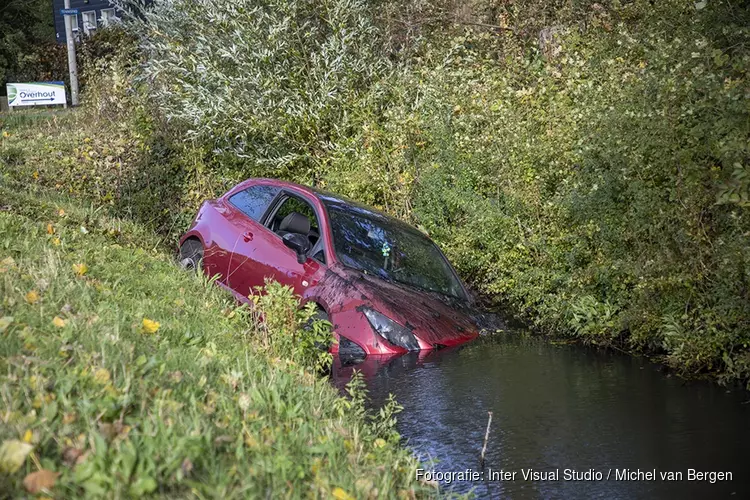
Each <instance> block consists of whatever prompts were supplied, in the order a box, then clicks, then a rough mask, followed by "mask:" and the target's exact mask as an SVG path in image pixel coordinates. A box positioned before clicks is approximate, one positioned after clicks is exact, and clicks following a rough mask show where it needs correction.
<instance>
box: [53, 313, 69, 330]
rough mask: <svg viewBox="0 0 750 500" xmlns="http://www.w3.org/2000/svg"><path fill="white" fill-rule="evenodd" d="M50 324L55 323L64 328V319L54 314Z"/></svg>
mask: <svg viewBox="0 0 750 500" xmlns="http://www.w3.org/2000/svg"><path fill="white" fill-rule="evenodd" d="M52 324H53V325H55V326H56V327H58V328H64V327H65V324H66V321H65V320H64V319H62V318H61V317H60V316H55V317H54V318H53V319H52Z"/></svg>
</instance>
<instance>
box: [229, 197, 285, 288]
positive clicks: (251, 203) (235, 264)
mask: <svg viewBox="0 0 750 500" xmlns="http://www.w3.org/2000/svg"><path fill="white" fill-rule="evenodd" d="M279 191H280V188H278V187H276V186H273V185H270V184H254V185H252V186H249V187H247V188H245V189H242V190H240V191H238V192H236V193H233V194H231V195H229V196H228V197H227V199H226V202H225V209H224V211H223V215H224V219H225V220H226V221H227V223H228V224H229V226H230V228H231V231H229V233H231V235H232V236H231V237H230V238H227V239H226V241H225V242H224V243H223V245H222V246H223V247H224V248H222V253H223V254H224V255H225V261H226V269H222V271H223V272H222V273H221V274H222V281H223V282H224V284H225V285H227V286H228V287H230V288H231V289H233V290H234V291H235V292H237V293H239V294H240V295H242V296H245V297H247V296H248V294H249V293H250V289H251V288H250V287H251V286H252V285H251V284H252V283H255V282H257V281H258V280H260V281H262V280H263V274H262V272H261V271H260V268H259V267H258V266H257V265H256V264H255V259H257V258H259V257H258V256H259V255H260V253H262V252H263V239H262V238H259V239H256V235H258V234H260V233H263V232H265V231H267V229H266V228H265V227H264V226H263V224H262V223H261V221H262V220H263V216H264V215H265V213H266V212H267V211H268V209H269V206H271V204H272V202H273V200H274V199H275V198H276V196H277V195H278V193H279ZM223 267H224V266H222V268H223ZM257 273H260V274H258V275H257V276H255V275H254V274H257Z"/></svg>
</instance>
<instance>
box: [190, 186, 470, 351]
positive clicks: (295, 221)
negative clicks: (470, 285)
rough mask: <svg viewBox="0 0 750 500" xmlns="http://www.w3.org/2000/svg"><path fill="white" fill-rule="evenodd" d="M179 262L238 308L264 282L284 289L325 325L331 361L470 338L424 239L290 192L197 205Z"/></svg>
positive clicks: (262, 189) (250, 192)
mask: <svg viewBox="0 0 750 500" xmlns="http://www.w3.org/2000/svg"><path fill="white" fill-rule="evenodd" d="M180 261H181V263H182V265H183V266H186V267H191V266H192V267H195V266H197V265H202V267H203V270H204V272H205V273H207V274H208V275H209V276H214V275H216V276H217V283H219V284H220V285H221V286H223V287H225V288H227V289H229V290H230V291H231V292H232V293H233V294H234V295H235V297H237V299H238V300H240V301H244V302H247V301H248V299H247V297H248V295H249V294H250V293H251V291H252V290H253V289H254V287H257V286H262V285H263V284H264V280H265V278H266V277H271V278H273V279H274V280H276V281H278V282H280V283H282V284H284V285H289V286H291V287H292V288H293V289H294V291H295V292H296V293H297V294H298V295H299V296H300V297H302V300H303V301H313V302H315V303H316V304H317V305H318V307H319V308H320V315H321V316H322V317H323V318H325V319H328V320H329V321H330V322H331V323H332V324H333V331H334V335H335V337H336V338H337V340H338V344H334V346H333V347H332V349H331V352H333V353H337V352H338V353H340V354H351V355H354V356H359V357H362V356H366V355H370V354H398V353H404V352H408V351H419V350H423V349H434V348H440V347H444V346H453V345H457V344H460V343H463V342H466V341H468V340H471V339H473V338H475V337H477V335H478V327H477V324H476V323H475V322H474V321H473V319H472V318H471V317H470V316H469V315H468V314H467V313H466V312H465V311H468V310H469V309H468V307H469V301H470V298H469V297H470V296H469V294H468V293H467V290H466V288H465V287H464V285H463V284H462V283H461V280H460V279H459V278H458V276H457V275H456V272H455V271H454V270H453V267H451V265H450V263H449V262H448V260H447V259H446V258H445V256H444V255H443V253H442V252H441V251H440V249H438V247H437V246H436V245H435V244H434V243H433V242H432V241H431V240H430V239H429V238H428V237H427V236H425V235H424V234H422V233H421V232H420V231H418V230H417V229H415V228H413V227H411V226H409V225H407V224H405V223H403V222H401V221H398V220H396V219H394V218H392V217H389V216H387V215H385V214H383V213H381V212H378V211H376V210H374V209H372V208H368V207H366V206H363V205H360V204H357V203H354V202H351V201H348V200H345V199H343V198H341V197H338V196H334V195H331V194H326V193H323V192H320V191H317V190H314V189H311V188H308V187H304V186H300V185H297V184H292V183H288V182H281V181H277V180H271V179H249V180H247V181H245V182H242V183H241V184H239V185H237V186H236V187H234V188H233V189H231V190H230V191H229V192H227V193H226V194H224V195H223V196H221V197H220V198H218V199H216V200H208V201H206V202H204V203H203V205H202V206H201V208H200V210H199V211H198V214H197V215H196V217H195V220H194V221H193V223H192V225H191V226H190V229H189V230H188V231H187V233H185V235H184V236H183V237H182V238H181V239H180ZM201 263H202V264H201Z"/></svg>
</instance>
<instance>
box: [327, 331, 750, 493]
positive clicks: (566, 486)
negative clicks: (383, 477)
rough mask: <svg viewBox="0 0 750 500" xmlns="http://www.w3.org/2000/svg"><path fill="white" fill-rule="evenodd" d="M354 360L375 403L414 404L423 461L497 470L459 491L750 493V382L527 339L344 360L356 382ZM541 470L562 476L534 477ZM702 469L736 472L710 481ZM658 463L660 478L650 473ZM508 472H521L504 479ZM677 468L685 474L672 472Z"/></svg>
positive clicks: (411, 417) (338, 367)
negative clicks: (728, 385)
mask: <svg viewBox="0 0 750 500" xmlns="http://www.w3.org/2000/svg"><path fill="white" fill-rule="evenodd" d="M354 368H357V369H361V370H362V371H363V373H364V374H365V377H366V380H367V382H368V386H369V389H370V391H371V396H372V399H373V403H374V404H380V403H382V401H384V400H385V398H386V397H387V395H388V393H389V392H391V393H393V394H394V395H395V396H396V398H397V400H398V401H399V403H401V404H402V405H403V406H404V411H403V413H401V414H400V415H399V426H398V427H399V432H400V433H401V435H402V436H403V438H404V439H405V440H406V441H407V446H409V447H410V448H411V449H413V450H414V452H415V453H416V454H417V455H418V456H419V457H420V458H421V459H423V460H428V459H430V458H432V459H434V460H435V461H436V462H435V463H434V465H433V466H431V467H428V469H432V468H434V470H436V471H440V472H459V471H466V469H472V470H473V471H475V472H477V473H482V472H483V477H481V476H480V479H479V480H474V481H471V480H456V481H454V482H451V483H450V484H447V483H445V482H443V487H444V489H446V490H449V489H451V488H452V489H453V490H454V491H457V492H468V491H470V490H472V489H473V491H474V493H475V495H476V496H477V497H480V498H498V497H500V498H505V497H511V498H607V499H614V498H623V499H631V498H662V497H676V496H678V495H679V496H680V497H682V498H721V497H727V496H732V497H733V498H750V394H749V393H747V392H744V391H742V390H734V391H728V390H727V389H725V388H722V387H719V386H716V385H713V384H710V383H707V382H684V381H683V380H680V379H678V378H675V377H669V376H667V375H666V374H665V373H663V371H662V370H661V369H660V367H659V366H657V365H655V364H653V363H650V362H648V361H647V360H644V359H638V358H633V357H630V356H626V355H621V354H618V353H613V352H606V351H601V350H595V349H588V348H584V347H581V346H556V345H552V344H549V343H547V342H545V341H544V340H540V339H535V338H525V337H524V336H523V335H521V334H503V335H501V336H499V337H497V338H495V339H492V340H488V339H481V340H479V341H477V342H475V343H472V344H469V345H466V346H462V347H461V348H459V349H455V350H449V351H445V350H444V351H438V352H433V353H429V354H420V355H416V354H414V355H407V356H402V357H399V358H395V359H390V360H378V359H375V358H372V359H368V360H366V361H365V362H364V363H363V364H360V365H357V366H355V367H352V366H343V367H342V364H341V361H340V360H336V362H335V369H334V382H335V383H336V384H337V385H339V386H342V385H343V384H345V383H346V381H347V380H348V379H349V377H351V373H352V370H353V369H354ZM488 411H491V412H493V418H492V424H491V427H490V434H489V441H488V446H487V454H486V459H485V467H484V468H482V467H481V466H480V452H481V448H482V442H483V440H484V435H485V430H486V427H487V420H488V414H487V412H488ZM529 469H533V471H535V472H537V473H554V472H555V471H557V473H558V475H557V477H556V478H555V476H547V478H546V479H539V480H536V481H535V480H531V479H529V480H527V479H525V478H524V476H523V473H524V471H527V472H528V470H529ZM566 469H567V470H568V472H567V475H568V478H567V479H566ZM625 469H627V470H628V471H627V472H625V474H626V476H625V477H623V471H624V470H625ZM691 469H692V470H694V471H697V472H713V473H718V472H729V473H731V475H732V479H731V480H718V479H717V480H716V482H714V483H711V482H710V479H708V480H698V479H697V478H696V477H695V476H693V477H692V478H691V477H690V476H689V473H690V470H691ZM654 470H655V474H656V477H655V478H654V479H650V478H649V477H648V476H646V473H649V474H651V473H653V472H654ZM499 471H503V472H505V473H510V474H512V473H513V472H515V473H516V474H515V477H514V478H513V477H511V478H508V479H505V480H503V479H502V477H501V476H499ZM638 471H640V474H639V472H638ZM669 472H675V473H681V474H682V480H681V481H670V480H668V479H667V478H664V479H663V478H662V476H661V474H662V473H669ZM572 474H577V475H576V476H573V477H575V478H579V479H580V480H573V479H572V478H570V476H571V475H572ZM599 474H601V476H599ZM618 475H619V476H618ZM592 476H593V479H591V477H592ZM607 476H609V479H607ZM633 478H634V479H633ZM457 479H459V478H457ZM689 479H692V480H689Z"/></svg>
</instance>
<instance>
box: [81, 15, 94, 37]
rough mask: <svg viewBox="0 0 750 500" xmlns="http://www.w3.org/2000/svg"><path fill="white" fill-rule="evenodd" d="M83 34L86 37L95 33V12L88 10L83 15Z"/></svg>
mask: <svg viewBox="0 0 750 500" xmlns="http://www.w3.org/2000/svg"><path fill="white" fill-rule="evenodd" d="M83 32H84V33H86V34H87V35H88V36H91V35H93V34H94V33H95V32H96V11H95V10H90V11H88V12H84V13H83Z"/></svg>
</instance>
